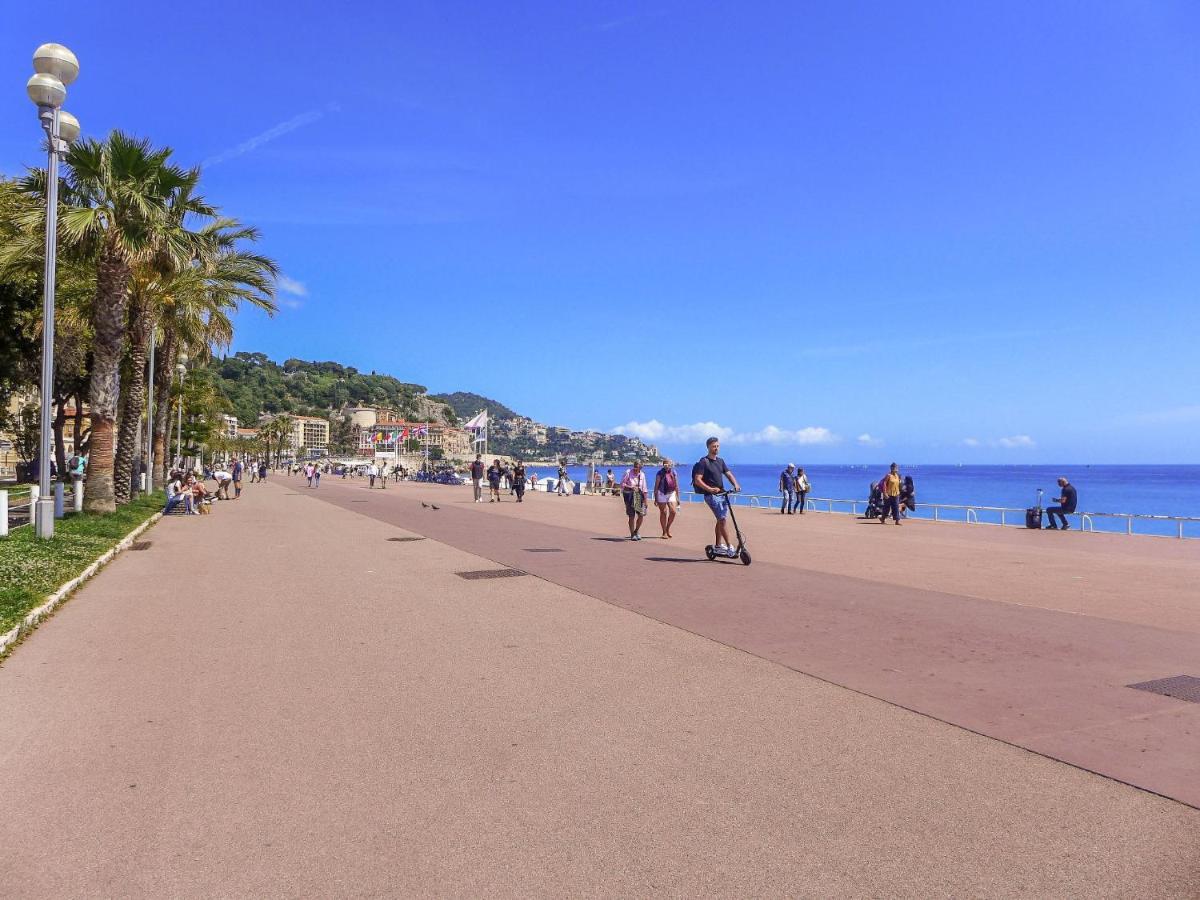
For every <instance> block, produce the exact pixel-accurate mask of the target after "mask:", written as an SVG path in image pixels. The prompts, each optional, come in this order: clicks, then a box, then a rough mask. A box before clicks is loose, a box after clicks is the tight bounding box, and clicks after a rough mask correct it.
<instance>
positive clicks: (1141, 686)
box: [1126, 675, 1200, 703]
mask: <svg viewBox="0 0 1200 900" xmlns="http://www.w3.org/2000/svg"><path fill="white" fill-rule="evenodd" d="M1126 687H1131V688H1133V689H1134V690H1138V691H1149V692H1150V693H1152V694H1162V695H1163V696H1164V697H1174V698H1175V699H1176V700H1187V701H1189V702H1191V703H1200V678H1197V677H1196V676H1195V675H1176V676H1174V677H1173V678H1158V679H1155V680H1154V681H1142V682H1139V683H1138V684H1130V685H1126Z"/></svg>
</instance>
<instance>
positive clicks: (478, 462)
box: [471, 453, 483, 503]
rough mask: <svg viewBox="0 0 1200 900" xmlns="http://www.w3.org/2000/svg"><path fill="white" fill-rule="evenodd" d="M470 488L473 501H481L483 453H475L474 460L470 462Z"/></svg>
mask: <svg viewBox="0 0 1200 900" xmlns="http://www.w3.org/2000/svg"><path fill="white" fill-rule="evenodd" d="M471 490H472V491H473V492H474V493H475V502H476V503H482V502H483V455H482V454H480V453H476V454H475V462H473V463H471Z"/></svg>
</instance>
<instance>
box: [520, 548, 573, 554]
mask: <svg viewBox="0 0 1200 900" xmlns="http://www.w3.org/2000/svg"><path fill="white" fill-rule="evenodd" d="M525 552H526V553H562V552H564V551H563V548H562V547H526V548H525Z"/></svg>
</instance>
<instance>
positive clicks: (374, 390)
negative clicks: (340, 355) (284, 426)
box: [209, 353, 425, 424]
mask: <svg viewBox="0 0 1200 900" xmlns="http://www.w3.org/2000/svg"><path fill="white" fill-rule="evenodd" d="M209 370H210V371H211V372H212V373H213V374H214V375H216V376H217V388H218V390H220V392H221V394H222V395H223V396H224V397H225V398H226V399H227V400H228V401H229V405H230V407H231V408H232V410H233V413H234V415H236V416H237V417H238V420H239V421H241V422H245V423H247V424H253V423H254V422H256V421H257V420H258V415H259V413H264V412H265V413H270V414H276V413H295V414H298V415H307V416H328V415H329V414H330V413H331V412H332V411H334V410H339V409H341V408H342V407H344V406H387V407H391V408H392V409H395V410H397V411H398V412H399V413H400V414H401V415H402V416H405V417H406V418H409V417H415V416H417V415H418V414H419V412H420V410H421V408H422V405H423V401H424V400H425V388H424V387H423V386H422V385H419V384H409V383H407V382H403V381H399V380H397V379H395V378H393V377H392V376H391V375H377V374H376V373H374V372H372V373H370V374H369V375H365V374H363V373H362V372H359V371H358V370H357V369H355V368H353V367H352V366H343V365H341V364H340V363H335V362H308V361H306V360H303V359H288V360H285V361H284V363H283V365H279V364H278V363H276V362H274V361H272V360H270V359H268V358H267V356H266V354H265V353H235V354H234V355H233V356H228V357H226V358H225V359H223V360H214V361H213V362H212V363H210V364H209Z"/></svg>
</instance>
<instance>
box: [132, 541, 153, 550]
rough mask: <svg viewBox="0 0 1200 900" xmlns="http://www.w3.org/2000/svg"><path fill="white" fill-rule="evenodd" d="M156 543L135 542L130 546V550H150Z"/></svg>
mask: <svg viewBox="0 0 1200 900" xmlns="http://www.w3.org/2000/svg"><path fill="white" fill-rule="evenodd" d="M153 543H154V541H134V542H133V543H132V544H130V545H129V549H130V550H149V549H150V545H151V544H153Z"/></svg>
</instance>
